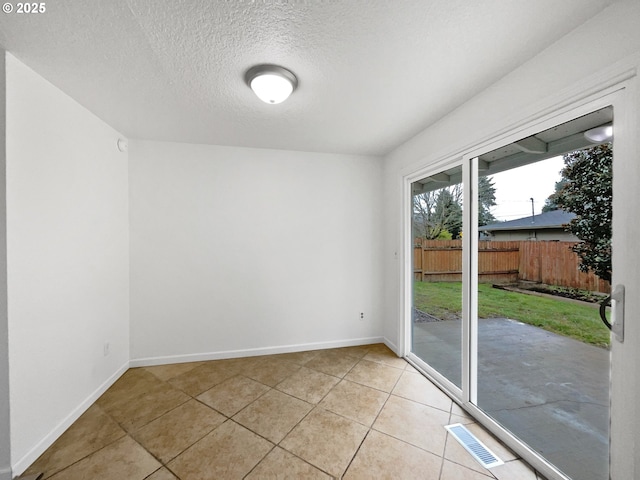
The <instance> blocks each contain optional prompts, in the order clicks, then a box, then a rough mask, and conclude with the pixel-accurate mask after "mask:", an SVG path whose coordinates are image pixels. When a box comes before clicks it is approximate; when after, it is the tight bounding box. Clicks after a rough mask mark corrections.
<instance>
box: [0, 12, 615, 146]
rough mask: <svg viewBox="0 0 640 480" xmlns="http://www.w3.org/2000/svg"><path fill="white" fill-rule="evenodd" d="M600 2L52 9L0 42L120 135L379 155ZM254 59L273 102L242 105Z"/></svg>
mask: <svg viewBox="0 0 640 480" xmlns="http://www.w3.org/2000/svg"><path fill="white" fill-rule="evenodd" d="M613 2H614V0H562V1H558V0H485V1H482V2H474V1H470V0H394V1H386V0H379V1H373V0H369V1H364V0H345V1H337V0H308V1H302V0H300V1H296V0H289V1H288V2H286V1H276V0H271V1H270V0H264V1H248V0H247V1H242V0H191V1H180V0H176V1H173V2H163V1H158V0H155V1H153V0H125V1H122V0H109V1H105V0H57V1H49V2H46V8H47V11H46V12H45V13H43V14H30V15H18V14H16V13H12V14H8V15H7V14H2V15H1V16H0V45H1V46H2V47H3V48H4V49H5V50H7V51H9V52H11V53H12V54H13V55H15V56H16V57H17V58H18V59H20V60H21V61H23V62H24V63H25V64H27V65H28V66H30V67H31V68H33V69H34V70H35V71H36V72H38V73H39V74H40V75H42V76H43V77H45V78H46V79H48V80H49V81H50V82H52V83H53V84H54V85H56V86H58V87H59V88H60V89H61V90H63V91H64V92H66V93H67V94H69V95H70V96H72V97H73V98H75V99H76V100H77V101H78V102H80V103H81V104H83V105H84V106H86V107H87V108H88V109H89V110H91V111H92V112H94V113H95V114H96V115H98V116H99V117H100V118H102V119H103V120H105V121H106V122H107V123H109V124H110V125H112V126H113V127H114V128H116V129H118V130H119V131H121V132H122V133H124V134H125V135H127V136H128V137H130V138H143V139H154V140H167V141H178V142H190V143H208V144H217V145H236V146H247V147H262V148H278V149H289V150H305V151H319V152H343V153H361V154H378V155H379V154H384V153H386V152H388V151H389V150H391V149H393V148H394V147H396V146H398V145H399V144H401V143H402V142H404V141H405V140H407V139H409V138H411V137H412V136H413V135H415V134H416V133H418V132H419V131H420V130H422V129H424V128H426V127H427V126H429V125H430V124H431V123H433V122H435V121H437V120H438V119H439V118H441V117H442V116H443V115H445V114H446V113H448V112H450V111H451V110H453V109H455V108H456V107H458V106H459V105H461V104H462V103H464V102H465V101H466V100H468V99H469V98H471V97H472V96H473V95H475V94H477V93H478V92H480V91H482V90H483V89H485V88H486V87H488V86H489V85H491V84H492V83H494V82H495V81H497V80H498V79H500V78H501V77H503V76H504V75H505V74H507V73H508V72H510V71H511V70H513V69H514V68H516V67H517V66H518V65H520V64H522V63H523V62H525V61H526V60H528V59H529V58H531V57H533V56H535V55H536V54H537V53H539V52H540V51H541V50H543V49H544V48H546V47H547V46H549V45H550V44H552V43H553V42H555V41H556V40H558V39H559V38H560V37H562V36H564V35H565V34H566V33H568V32H569V31H571V30H572V29H574V28H576V27H577V26H578V25H580V24H582V23H583V22H585V21H586V20H588V19H589V18H591V17H592V16H594V15H595V14H596V13H598V12H599V11H601V10H602V9H604V8H605V7H606V6H608V5H609V4H611V3H613ZM14 3H15V2H14ZM258 63H275V64H279V65H282V66H284V67H286V68H288V69H290V70H292V71H293V72H295V74H296V75H297V76H298V78H299V82H300V83H299V87H298V90H296V91H295V92H294V94H293V95H292V96H291V97H290V99H289V100H287V101H286V102H285V103H283V104H280V105H267V104H264V103H262V102H261V101H260V100H258V99H257V98H256V97H255V96H254V95H253V93H252V92H251V91H250V90H249V88H248V87H247V86H246V85H245V84H244V82H243V75H244V72H245V71H246V70H247V69H248V68H249V67H251V66H253V65H255V64H258ZM556 67H557V66H556Z"/></svg>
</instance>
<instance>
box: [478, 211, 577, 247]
mask: <svg viewBox="0 0 640 480" xmlns="http://www.w3.org/2000/svg"><path fill="white" fill-rule="evenodd" d="M575 216H576V215H575V213H571V212H566V211H564V210H552V211H551V212H545V213H541V214H539V215H534V216H531V215H530V216H528V217H524V218H518V219H516V220H509V221H508V222H498V223H492V224H490V225H484V226H482V227H479V228H478V230H479V232H480V235H481V237H483V240H556V241H562V242H577V241H579V239H578V237H576V236H575V235H573V234H572V233H570V232H568V231H567V230H566V226H567V224H568V223H569V222H570V221H571V220H573V219H574V218H575Z"/></svg>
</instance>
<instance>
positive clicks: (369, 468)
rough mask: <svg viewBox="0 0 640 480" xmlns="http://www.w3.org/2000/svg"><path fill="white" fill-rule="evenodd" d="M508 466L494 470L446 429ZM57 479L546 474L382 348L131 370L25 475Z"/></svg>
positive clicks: (447, 479) (449, 479) (440, 479)
mask: <svg viewBox="0 0 640 480" xmlns="http://www.w3.org/2000/svg"><path fill="white" fill-rule="evenodd" d="M450 423H464V424H466V425H467V426H468V428H469V429H470V430H471V431H473V432H474V433H475V434H476V436H478V437H479V438H480V439H481V440H482V441H483V442H485V443H486V445H487V446H488V447H489V448H490V449H491V450H493V451H494V452H495V453H496V454H498V455H499V456H500V457H501V458H502V459H503V460H504V461H505V462H506V463H505V465H503V466H500V467H497V468H493V469H491V470H486V469H484V468H482V467H481V466H480V465H479V464H477V463H476V462H475V461H474V460H473V459H472V457H471V456H470V455H469V454H468V453H467V452H466V451H465V450H464V449H463V448H462V447H460V446H459V445H458V443H457V442H456V441H455V440H454V439H453V438H451V437H450V436H449V434H448V433H447V431H446V430H445V429H444V428H443V427H444V425H448V424H450ZM40 471H42V472H44V473H45V476H44V478H51V479H52V480H75V479H78V480H84V479H94V478H95V479H101V480H111V479H113V480H123V479H126V480H143V479H148V480H175V479H176V478H177V479H180V480H196V479H197V480H200V479H235V478H238V479H241V478H246V479H252V480H254V479H286V478H291V479H302V478H304V479H316V478H317V479H328V478H345V479H384V478H388V479H403V480H404V479H413V478H415V479H421V480H431V479H433V480H462V479H464V480H489V479H498V480H506V479H509V480H511V479H518V480H539V479H542V477H541V476H539V475H537V474H536V473H535V472H534V471H533V470H532V469H531V468H530V467H529V466H527V465H526V464H525V463H524V462H522V461H521V460H519V459H518V458H517V457H516V456H515V455H514V454H513V453H512V452H511V451H510V450H508V449H507V448H506V447H504V446H503V445H502V444H500V443H499V442H498V441H497V440H495V439H494V438H493V437H492V436H491V435H490V434H488V433H487V432H486V431H485V430H484V429H483V428H482V427H481V426H479V425H477V424H476V423H475V422H474V421H473V420H472V419H471V418H470V417H468V416H467V415H466V414H465V413H464V411H463V410H461V409H460V408H459V407H458V406H457V405H456V404H455V403H453V402H452V401H451V400H450V399H449V398H448V397H447V396H446V395H445V394H443V393H442V392H441V391H440V390H439V389H438V388H436V387H435V386H434V385H433V384H432V383H431V382H429V381H428V380H427V379H425V378H424V377H423V376H422V375H420V374H419V373H418V372H417V371H416V370H415V369H413V367H411V366H410V365H409V364H408V363H407V362H405V361H404V360H403V359H400V358H398V357H396V356H395V354H393V352H391V351H390V350H389V349H388V348H387V347H386V346H384V345H382V344H377V345H366V346H362V347H348V348H340V349H331V350H321V351H313V352H300V353H291V354H284V355H271V356H264V357H249V358H239V359H229V360H218V361H212V362H195V363H181V364H175V365H163V366H156V367H145V368H134V369H130V370H128V371H127V372H126V373H125V374H124V375H123V376H122V377H121V378H120V379H119V380H118V381H117V382H116V383H115V384H114V385H113V386H112V387H111V388H110V389H109V390H108V391H107V392H106V393H105V394H104V395H103V396H102V397H100V398H99V399H98V401H97V402H96V403H95V404H94V405H92V406H91V407H90V408H89V409H88V410H87V411H86V412H85V413H84V415H82V417H80V418H79V419H78V420H77V421H76V422H75V423H74V424H73V425H72V426H71V427H70V428H69V429H68V430H67V431H66V432H65V433H64V434H63V435H62V436H61V437H60V438H59V439H58V440H57V441H56V442H55V443H54V444H53V445H52V446H51V448H49V449H48V450H47V451H46V452H45V453H44V454H43V455H42V456H41V457H40V458H39V459H38V460H36V462H35V463H34V464H33V465H32V466H31V467H30V468H29V469H28V470H27V472H26V473H35V472H40Z"/></svg>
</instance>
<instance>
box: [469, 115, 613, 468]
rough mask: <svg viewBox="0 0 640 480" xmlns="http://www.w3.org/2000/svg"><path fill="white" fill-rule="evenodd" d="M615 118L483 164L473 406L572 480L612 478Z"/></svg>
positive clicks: (534, 140)
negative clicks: (603, 305) (607, 302)
mask: <svg viewBox="0 0 640 480" xmlns="http://www.w3.org/2000/svg"><path fill="white" fill-rule="evenodd" d="M610 117H612V111H611V109H604V110H602V111H599V112H595V113H594V114H591V116H586V117H582V118H580V119H577V120H574V121H573V122H569V123H567V124H564V125H560V126H558V127H556V128H555V129H551V130H548V131H545V132H541V133H540V134H538V135H536V136H533V137H529V138H528V139H524V140H523V141H521V142H516V143H514V144H512V145H509V146H507V147H505V148H503V149H499V150H497V151H495V152H491V153H490V154H488V155H487V156H481V157H480V159H479V160H480V167H481V170H480V173H479V182H478V183H479V185H478V196H479V202H478V203H479V215H478V217H479V218H478V220H479V222H478V223H479V241H478V312H477V315H478V372H477V385H478V398H477V404H478V406H479V407H480V408H481V409H482V410H484V411H485V412H486V413H487V414H488V415H489V416H491V417H492V418H493V419H494V420H496V421H497V422H498V423H500V424H501V425H502V426H503V427H505V428H506V429H507V430H509V431H511V432H512V433H513V434H514V435H515V436H517V437H519V438H520V439H521V440H522V441H524V442H525V443H527V444H528V445H529V446H530V447H531V448H532V449H534V450H535V451H537V452H539V453H540V454H541V455H542V456H543V457H545V458H546V459H547V460H548V461H550V462H551V463H553V464H554V465H555V466H556V467H558V468H559V469H560V470H562V471H563V472H564V473H565V474H567V475H568V476H569V477H571V478H573V479H576V480H605V479H607V478H609V470H608V461H609V340H610V334H609V331H608V329H607V328H606V327H605V326H604V325H603V323H602V322H601V320H600V319H599V316H598V308H597V307H598V303H597V302H598V301H601V300H603V299H604V298H605V297H606V295H608V293H609V290H610V286H609V283H608V281H607V280H609V279H610V278H611V276H610V275H611V263H610V258H611V256H610V255H611V248H610V240H611V199H612V189H611V175H612V170H611V164H612V157H613V154H612V144H611V143H608V141H609V142H610V141H611V138H605V140H608V141H605V143H603V144H599V145H595V144H594V143H593V142H592V141H590V140H588V139H587V136H585V135H584V133H583V132H584V130H586V129H591V128H600V127H607V126H608V125H610V123H609V122H610V121H611V118H610ZM605 129H606V128H605ZM563 142H564V143H563ZM562 144H564V145H565V147H564V148H565V149H566V148H567V147H566V145H569V146H570V148H572V150H568V151H567V150H565V151H564V152H562V151H560V152H559V153H560V154H559V155H557V156H553V155H552V154H553V153H554V152H553V148H554V145H562ZM574 149H575V150H574ZM483 157H484V158H483ZM538 158H542V159H541V160H538ZM494 162H495V163H494ZM494 166H495V167H496V168H494ZM607 262H608V263H607ZM582 270H584V271H582Z"/></svg>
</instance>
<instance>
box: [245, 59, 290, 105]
mask: <svg viewBox="0 0 640 480" xmlns="http://www.w3.org/2000/svg"><path fill="white" fill-rule="evenodd" d="M245 79H246V82H247V84H248V85H249V87H251V90H253V92H254V93H255V94H256V96H257V97H258V98H259V99H260V100H262V101H263V102H265V103H269V104H272V105H275V104H277V103H282V102H284V101H285V100H286V99H287V98H289V95H291V93H292V92H293V91H294V90H295V88H296V86H297V85H298V80H297V79H296V76H295V75H294V74H293V73H291V72H290V71H289V70H287V69H285V68H282V67H278V66H276V65H258V66H255V67H252V68H250V69H249V70H248V71H247V74H246V75H245Z"/></svg>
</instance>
